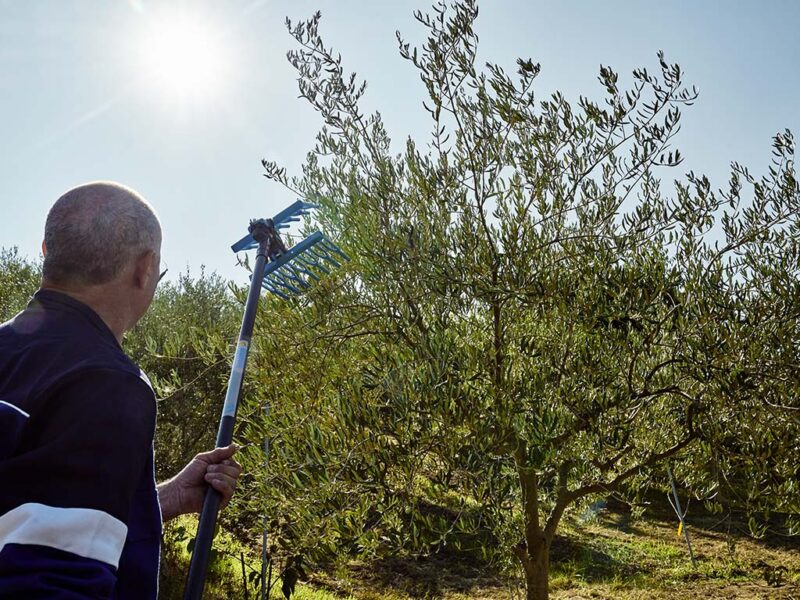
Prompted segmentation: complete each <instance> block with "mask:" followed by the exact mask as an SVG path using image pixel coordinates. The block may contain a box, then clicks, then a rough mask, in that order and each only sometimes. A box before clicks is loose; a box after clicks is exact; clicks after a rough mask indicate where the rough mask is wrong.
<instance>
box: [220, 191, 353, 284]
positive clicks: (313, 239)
mask: <svg viewBox="0 0 800 600" xmlns="http://www.w3.org/2000/svg"><path fill="white" fill-rule="evenodd" d="M312 208H316V205H314V204H310V203H308V202H303V201H302V200H298V201H297V202H295V203H294V204H292V205H291V206H289V207H288V208H286V209H285V210H282V211H281V212H279V213H278V214H277V215H275V216H274V217H272V219H266V221H252V222H251V224H250V233H248V234H247V235H246V236H244V237H243V238H242V239H240V240H239V241H238V242H236V243H235V244H233V245H232V246H231V249H232V250H233V251H234V252H241V251H243V250H251V249H253V248H257V247H258V244H259V242H258V240H256V239H255V238H254V237H253V232H254V225H255V224H257V223H258V224H266V226H267V231H268V236H269V239H268V250H267V258H268V260H269V262H268V263H267V264H266V265H265V267H264V279H263V283H262V284H263V287H264V289H266V290H267V291H269V292H272V293H273V294H275V295H276V296H279V297H281V298H284V299H287V298H289V296H293V295H299V294H302V293H303V292H304V291H305V290H307V289H309V288H310V287H311V284H312V283H313V282H314V281H319V279H320V274H328V273H330V270H331V268H335V267H339V266H341V261H346V260H350V259H349V258H348V257H347V255H346V254H345V253H344V252H342V250H341V249H340V248H339V247H338V246H337V245H336V244H334V243H333V242H332V241H330V240H329V239H327V238H326V237H325V236H324V235H322V234H321V233H320V232H319V231H316V232H314V233H312V234H311V235H309V236H308V237H307V238H306V239H304V240H303V241H302V242H299V243H297V244H295V245H294V246H292V247H291V248H288V249H287V248H286V246H285V245H284V243H283V241H282V240H281V239H280V235H279V233H278V231H279V230H280V229H286V228H288V227H289V225H290V224H291V223H296V222H298V221H300V217H302V216H303V215H307V214H309V212H310V210H311V209H312ZM257 235H258V234H257Z"/></svg>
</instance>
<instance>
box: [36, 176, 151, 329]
mask: <svg viewBox="0 0 800 600" xmlns="http://www.w3.org/2000/svg"><path fill="white" fill-rule="evenodd" d="M42 252H43V253H44V265H43V282H42V287H47V288H52V289H58V290H61V291H64V292H67V293H71V294H73V295H75V296H77V297H79V298H85V297H87V296H88V297H91V298H92V299H94V300H95V301H100V302H102V303H104V304H109V305H113V306H118V310H119V311H120V312H121V313H124V315H123V314H120V315H118V317H120V320H124V321H125V328H126V329H127V328H129V327H132V326H133V324H135V322H136V321H137V320H138V319H139V318H140V317H141V316H142V315H143V314H144V312H145V311H146V310H147V307H148V306H149V305H150V302H151V301H152V298H153V294H154V292H155V287H156V283H157V282H158V274H159V263H160V260H161V225H160V224H159V222H158V217H157V216H156V214H155V212H154V211H153V208H152V207H151V206H150V204H149V203H148V202H147V201H146V200H145V199H144V198H142V197H141V196H140V195H139V194H137V193H136V192H135V191H133V190H131V189H130V188H127V187H125V186H122V185H119V184H117V183H111V182H94V183H87V184H84V185H81V186H78V187H76V188H73V189H71V190H69V191H68V192H67V193H65V194H64V195H63V196H61V197H60V198H59V199H58V200H57V201H56V203H55V204H54V205H53V207H52V208H51V209H50V212H49V213H48V215H47V222H46V224H45V231H44V243H43V244H42Z"/></svg>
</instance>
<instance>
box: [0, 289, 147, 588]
mask: <svg viewBox="0 0 800 600" xmlns="http://www.w3.org/2000/svg"><path fill="white" fill-rule="evenodd" d="M155 418H156V406H155V395H154V394H153V390H152V388H151V387H150V383H149V381H148V380H147V377H146V376H144V374H143V373H142V372H141V371H140V370H139V367H137V366H136V365H135V364H134V363H133V361H131V360H130V359H129V358H128V357H127V356H126V355H125V353H124V352H123V351H122V348H120V346H119V344H118V343H117V340H116V339H115V337H114V335H113V334H112V333H111V331H110V330H109V329H108V327H107V326H106V325H105V323H104V322H103V321H102V320H101V319H100V317H98V316H97V314H96V313H95V312H94V311H92V310H91V309H90V308H89V307H88V306H86V305H85V304H83V303H81V302H78V301H77V300H75V299H73V298H70V297H69V296H66V295H64V294H60V293H57V292H53V291H49V290H39V291H38V292H37V293H36V295H35V296H34V298H33V300H32V301H31V303H30V304H29V305H28V307H27V308H26V309H25V310H24V311H22V312H21V313H19V314H18V315H17V316H16V317H14V318H13V319H12V320H11V321H8V322H7V323H4V324H2V325H0V599H2V600H6V599H11V598H14V599H16V598H26V599H37V598H42V599H43V598H48V599H70V600H72V599H74V600H78V599H85V598H104V599H105V598H115V599H119V600H126V599H129V598H130V599H136V600H148V599H150V598H155V597H156V594H157V585H158V561H159V547H160V542H161V511H160V508H159V504H158V494H157V492H156V485H155V477H154V471H153V434H154V431H155Z"/></svg>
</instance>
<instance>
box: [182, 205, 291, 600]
mask: <svg viewBox="0 0 800 600" xmlns="http://www.w3.org/2000/svg"><path fill="white" fill-rule="evenodd" d="M250 233H251V234H252V235H253V237H254V238H255V239H256V241H258V243H259V244H258V254H257V255H256V263H255V265H254V267H253V277H252V280H251V282H250V291H249V292H248V294H247V303H246V305H245V309H244V316H243V317H242V328H241V330H240V332H239V343H238V344H237V345H236V354H235V356H234V359H233V366H232V367H231V376H230V379H229V381H228V391H227V393H226V395H225V404H224V406H223V408H222V417H221V418H220V422H219V430H218V432H217V447H218V448H219V447H224V446H228V445H229V444H230V443H231V441H232V440H233V426H234V422H235V420H236V409H237V408H238V404H239V396H240V395H241V391H242V380H243V379H244V370H245V367H246V366H247V354H248V351H249V348H250V339H251V338H252V336H253V326H254V324H255V320H256V310H257V309H258V298H259V295H260V294H261V283H262V281H263V279H264V265H265V262H266V259H267V254H268V250H269V247H270V245H271V244H274V238H275V237H277V234H276V233H275V229H274V227H273V226H272V223H271V222H266V221H263V220H262V221H254V222H252V223H251V224H250ZM221 501H222V495H221V494H220V493H219V492H217V491H216V490H214V489H212V488H211V487H210V486H209V487H208V488H207V489H206V495H205V498H204V499H203V509H202V512H201V513H200V521H199V523H198V525H197V536H196V537H195V542H194V550H193V551H192V559H191V562H190V564H189V575H188V578H187V580H186V589H185V590H184V594H183V598H184V600H200V599H201V598H202V596H203V588H204V587H205V581H206V571H207V570H208V563H209V557H210V556H211V544H212V542H213V541H214V529H215V528H216V524H217V516H218V514H219V508H220V503H221Z"/></svg>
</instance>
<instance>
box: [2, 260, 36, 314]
mask: <svg viewBox="0 0 800 600" xmlns="http://www.w3.org/2000/svg"><path fill="white" fill-rule="evenodd" d="M41 278H42V270H41V264H39V263H38V262H34V261H32V260H30V259H28V258H26V257H24V256H20V254H19V251H18V250H17V248H0V323H3V322H5V321H7V320H8V319H10V318H11V317H13V316H14V315H15V314H17V313H18V312H19V311H21V310H22V309H23V308H25V305H26V304H27V303H28V301H29V300H30V299H31V296H33V293H34V292H35V291H36V290H37V288H38V287H39V280H40V279H41Z"/></svg>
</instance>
